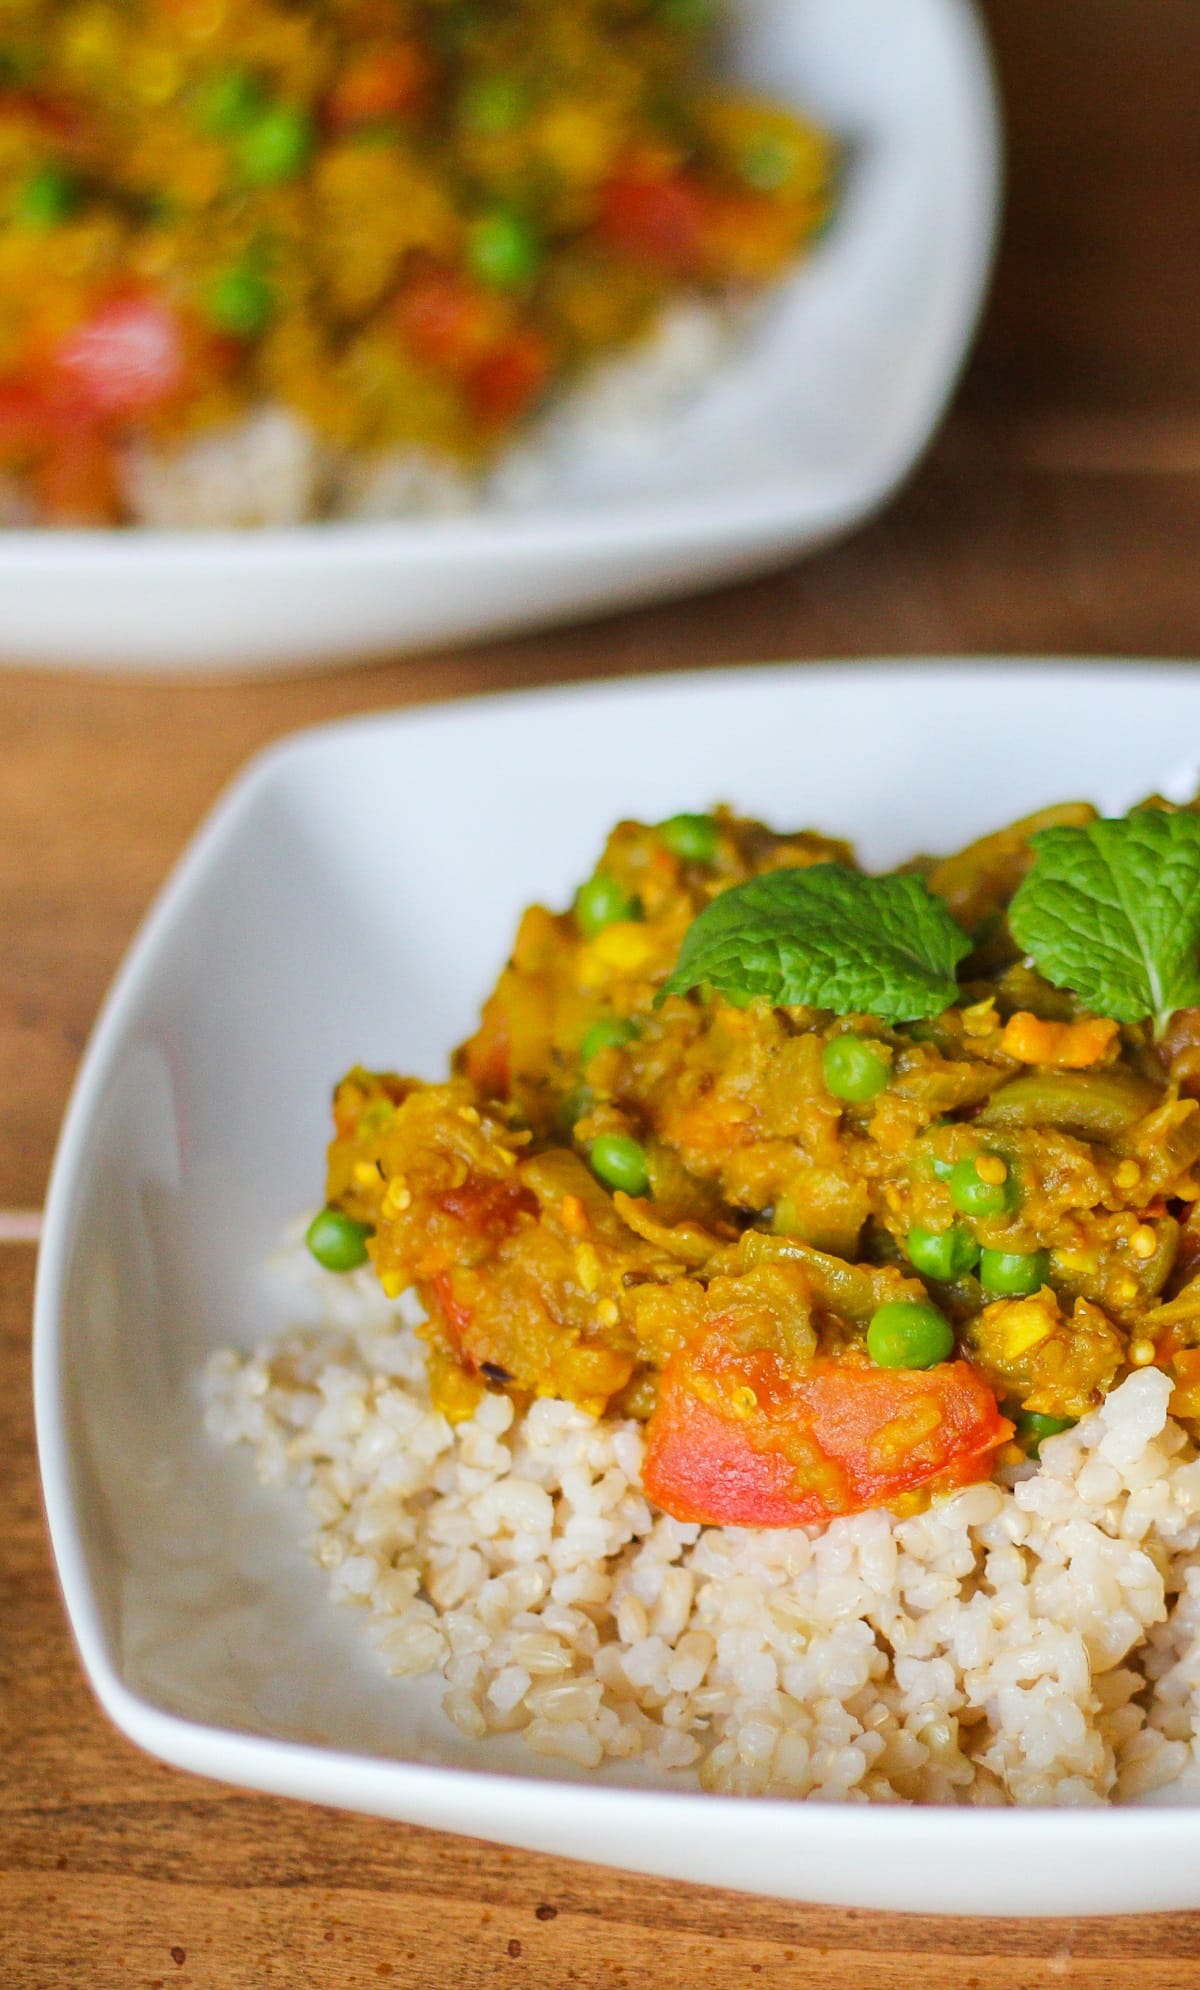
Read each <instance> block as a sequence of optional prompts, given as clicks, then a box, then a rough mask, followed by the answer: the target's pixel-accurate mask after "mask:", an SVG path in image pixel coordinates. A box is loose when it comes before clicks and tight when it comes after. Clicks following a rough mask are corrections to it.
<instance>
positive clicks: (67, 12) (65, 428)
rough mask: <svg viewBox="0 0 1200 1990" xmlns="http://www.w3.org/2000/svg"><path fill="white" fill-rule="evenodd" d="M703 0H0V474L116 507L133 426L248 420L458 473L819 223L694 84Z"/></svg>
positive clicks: (80, 515) (176, 427)
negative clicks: (689, 307) (409, 452)
mask: <svg viewBox="0 0 1200 1990" xmlns="http://www.w3.org/2000/svg"><path fill="white" fill-rule="evenodd" d="M718 11H719V10H718V7H717V5H716V4H715V0H711V3H710V0H487V4H484V0H323V4H315V0H293V4H286V3H285V0H237V4H234V0H10V4H8V5H7V6H6V7H5V9H4V12H3V18H2V19H0V475H4V476H7V477H8V478H9V479H10V480H12V479H16V480H17V482H18V487H19V489H20V491H21V492H22V494H23V497H24V498H25V500H26V501H27V502H28V503H29V504H30V505H31V507H32V508H33V509H34V510H35V513H36V515H37V516H38V517H39V518H41V519H43V520H45V521H47V522H56V521H70V520H84V521H95V522H104V521H109V520H113V519H116V518H118V517H119V516H120V504H121V499H120V495H119V488H118V475H117V462H118V455H119V451H120V449H121V447H122V445H123V444H124V443H126V442H127V441H128V440H129V438H130V437H131V436H138V435H149V436H151V437H155V438H159V439H161V440H165V441H167V442H170V441H171V440H172V439H174V438H181V437H187V436H188V435H191V434H194V433H196V432H201V431H207V430H210V429H212V428H214V427H217V426H219V425H221V424H224V423H227V422H229V421H231V420H233V419H235V418H236V417H237V416H238V415H240V414H241V413H243V412H245V411H246V410H247V409H250V408H254V407H256V406H260V405H262V404H264V403H273V404H276V405H279V404H282V405H283V406H285V407H287V408H289V409H292V410H294V411H295V412H296V413H297V414H299V415H300V416H301V417H302V418H303V419H304V420H305V421H306V422H307V423H308V424H310V425H311V427H312V428H313V429H314V430H315V431H316V432H317V433H318V434H319V435H320V436H322V437H323V438H325V440H326V441H327V443H328V444H329V445H331V446H332V447H334V448H336V449H345V450H352V451H369V450H379V449H384V448H388V447H394V446H399V445H410V444H411V445H415V446H418V447H422V448H425V449H428V450H431V451H434V452H439V453H442V454H444V455H446V456H449V457H453V458H457V459H459V460H462V461H465V462H467V463H468V464H470V463H478V462H480V461H483V460H485V459H486V458H487V457H488V456H489V455H490V454H492V453H493V452H494V451H495V450H496V448H497V446H498V445H499V444H500V443H501V442H502V441H503V440H504V438H505V437H506V436H508V435H509V434H510V433H511V431H512V430H513V428H514V425H515V424H517V423H518V422H519V421H520V420H521V418H522V417H524V416H525V415H527V414H528V412H529V411H530V410H531V409H533V408H534V407H536V405H537V404H538V403H539V402H540V401H541V400H542V399H543V398H544V396H545V395H546V393H547V392H548V391H549V390H550V389H551V388H552V387H554V386H555V385H556V384H558V383H560V382H561V381H563V380H564V379H568V378H570V377H571V376H573V375H574V374H577V373H578V372H579V371H580V370H581V369H582V368H583V367H585V366H586V365H587V364H588V363H589V362H591V361H592V360H594V359H596V358H597V357H599V356H602V355H604V354H606V353H609V352H611V351H614V350H617V349H619V348H621V347H623V346H625V345H627V344H628V343H629V342H630V341H632V340H635V339H636V338H637V337H639V336H640V335H641V334H643V333H644V332H646V331H647V330H648V328H650V327H651V326H652V325H653V324H654V322H655V320H656V319H657V317H658V316H659V314H660V313H661V311H662V308H663V306H664V305H665V304H666V303H668V302H669V301H670V300H671V299H672V298H674V297H676V296H679V295H682V294H685V293H692V294H697V293H698V294H707V295H714V294H721V295H728V294H730V293H731V292H732V293H741V292H748V291H751V290H753V289H755V288H757V287H759V286H761V285H762V284H763V283H765V282H767V281H769V280H770V279H771V278H773V277H776V276H777V275H778V274H779V273H780V272H781V271H782V270H783V269H784V268H785V267H786V266H787V264H788V263H789V262H790V261H791V260H792V259H793V258H794V256H795V255H796V253H797V251H798V250H799V248H800V247H801V246H802V245H803V244H804V243H805V242H806V241H807V240H808V239H809V238H810V237H811V236H812V235H813V234H814V232H815V231H816V230H817V228H818V227H819V225H820V224H821V222H822V221H823V219H824V217H825V215H826V213H827V210H828V206H829V200H830V179H831V149H830V146H829V144H828V142H827V141H826V139H825V138H824V136H823V135H822V134H821V133H819V132H818V131H817V130H816V129H815V128H814V127H812V126H811V125H809V124H808V123H807V122H805V121H804V120H802V119H800V118H799V117H797V116H795V115H794V114H793V113H791V112H790V111H788V110H785V109H783V108H781V107H779V106H776V105H774V104H772V103H769V102H764V101H760V100H758V99H756V98H752V97H750V96H748V95H744V94H738V93H736V92H734V91H732V90H730V89H728V88H725V87H717V86H715V85H714V84H713V83H712V82H711V81H710V80H706V76H705V66H704V65H705V57H706V54H707V51H708V45H709V40H710V35H709V29H710V28H711V27H712V26H713V25H715V23H716V20H717V15H718Z"/></svg>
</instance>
